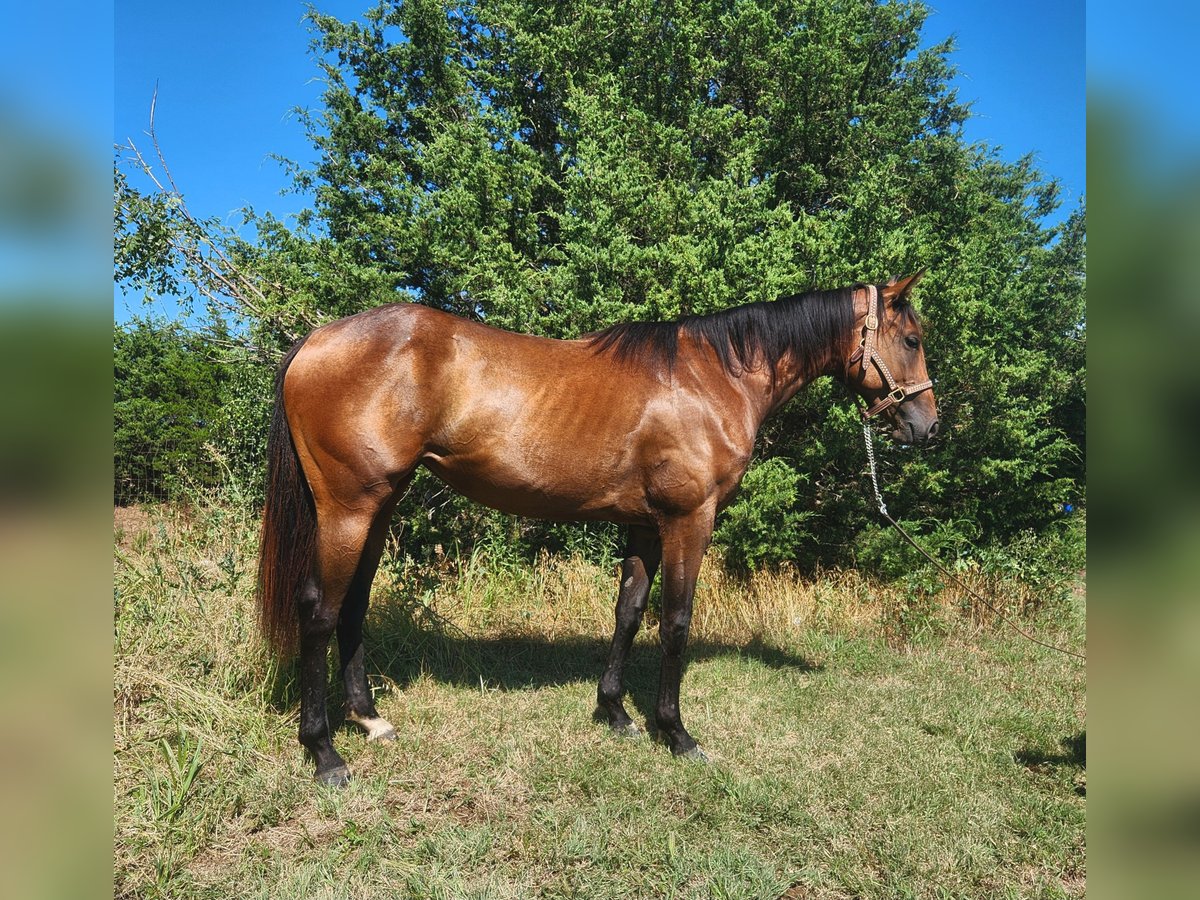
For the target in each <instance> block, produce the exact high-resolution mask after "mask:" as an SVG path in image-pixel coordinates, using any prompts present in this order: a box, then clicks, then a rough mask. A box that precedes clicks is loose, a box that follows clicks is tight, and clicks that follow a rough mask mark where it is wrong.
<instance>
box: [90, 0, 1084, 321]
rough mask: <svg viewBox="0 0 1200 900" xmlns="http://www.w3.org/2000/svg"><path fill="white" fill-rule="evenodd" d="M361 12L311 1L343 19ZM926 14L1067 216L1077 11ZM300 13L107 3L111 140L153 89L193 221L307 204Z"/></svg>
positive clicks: (946, 9)
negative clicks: (284, 164) (287, 172)
mask: <svg viewBox="0 0 1200 900" xmlns="http://www.w3.org/2000/svg"><path fill="white" fill-rule="evenodd" d="M370 5H371V0H350V2H347V0H324V2H319V3H317V6H318V7H319V8H320V9H321V10H322V11H324V12H329V13H332V14H334V15H337V16H338V17H339V18H343V19H347V18H352V17H355V16H358V15H359V14H361V12H362V11H363V10H364V9H366V8H367V7H368V6H370ZM929 6H930V9H931V15H930V18H929V20H928V21H927V22H926V25H925V31H924V34H925V39H926V43H927V44H932V43H935V42H937V41H940V40H941V39H943V38H945V37H946V36H948V35H951V34H953V35H955V36H956V39H957V43H958V51H957V52H956V53H955V54H954V57H953V60H954V62H955V63H956V64H957V66H958V68H959V70H960V75H959V78H958V81H957V85H958V88H959V92H960V98H961V99H962V100H966V101H969V102H971V103H972V109H973V112H974V118H973V119H972V120H971V121H970V122H969V124H968V126H967V132H966V133H967V136H968V138H969V139H971V140H973V141H984V142H987V143H988V144H990V145H993V146H996V147H999V148H1000V149H1001V155H1002V156H1003V157H1004V158H1005V159H1016V158H1017V157H1019V156H1022V155H1023V154H1025V153H1028V152H1033V153H1034V154H1035V155H1036V159H1037V161H1038V165H1039V167H1040V168H1041V169H1042V171H1043V172H1045V173H1046V174H1047V175H1050V176H1053V177H1056V178H1058V179H1059V180H1060V181H1061V182H1062V185H1063V199H1064V206H1063V210H1062V216H1065V215H1066V214H1067V213H1069V212H1070V210H1071V209H1073V208H1074V206H1075V202H1076V201H1077V199H1078V198H1079V197H1081V196H1082V195H1083V193H1084V191H1085V189H1086V178H1085V149H1084V147H1085V63H1084V40H1085V27H1084V3H1083V0H1042V2H1034V0H1009V2H1008V3H1005V4H1003V6H1000V5H994V4H990V3H981V2H970V0H933V2H930V3H929ZM304 10H305V5H304V4H303V3H301V2H294V0H257V2H246V0H242V2H237V3H234V2H230V0H210V2H208V3H205V4H191V3H177V4H163V3H158V2H155V3H151V2H148V0H118V2H117V3H116V15H115V23H116V34H115V51H116V58H115V67H114V68H115V71H114V74H115V82H114V84H115V100H114V116H113V128H114V135H113V137H114V140H115V141H116V142H118V143H121V142H123V141H124V140H125V139H126V138H128V137H133V138H134V139H135V141H137V142H138V143H139V144H140V145H141V144H148V143H149V142H148V140H147V139H146V138H145V137H144V135H143V132H144V131H145V128H146V125H147V122H148V119H149V110H150V100H151V97H152V96H153V93H154V86H155V83H156V82H157V84H158V106H157V113H156V128H157V132H158V137H159V141H160V143H161V145H162V147H163V151H164V153H165V155H166V157H167V161H168V163H169V164H170V165H171V168H172V171H173V174H174V176H175V180H176V183H177V184H178V185H179V187H180V189H181V190H183V191H184V193H185V195H186V196H187V198H188V202H189V205H190V206H191V208H192V210H193V212H195V213H197V214H199V215H203V216H211V215H216V216H222V217H225V218H226V219H227V220H228V221H230V222H235V221H236V220H237V210H238V209H240V208H241V207H242V206H245V205H250V206H253V207H254V208H255V209H256V210H258V211H260V212H261V211H265V210H270V211H272V212H274V213H276V214H277V215H280V216H286V215H287V214H289V213H294V212H295V211H297V210H298V209H300V208H302V207H303V206H304V205H305V203H304V198H300V197H295V196H280V194H279V192H280V190H281V189H282V188H284V187H286V185H287V180H286V178H285V176H284V173H283V172H282V170H281V169H280V167H279V166H278V165H277V164H276V163H275V162H274V161H273V160H272V159H271V154H273V153H278V154H280V155H283V156H285V157H289V158H292V159H296V160H298V161H300V162H308V161H309V159H310V154H311V146H310V145H309V144H308V142H307V141H306V140H305V137H304V134H303V130H302V128H301V126H300V123H299V122H297V121H296V119H295V117H294V116H293V115H292V114H291V112H290V111H291V109H292V108H293V107H296V106H316V105H317V104H318V103H319V99H320V84H319V82H318V81H317V70H316V68H315V66H314V65H313V62H312V60H311V59H310V57H309V56H308V54H307V47H308V40H309V35H308V33H307V31H306V29H305V26H304V23H303V22H302V16H303V14H304ZM1059 218H1061V216H1060V217H1059ZM115 307H116V308H115V310H114V312H115V315H116V317H117V318H118V319H125V318H128V316H129V315H130V314H131V313H133V312H137V311H139V309H140V301H138V300H136V299H133V298H130V299H128V300H127V299H125V298H122V297H121V296H120V295H119V294H118V295H117V297H116V300H115Z"/></svg>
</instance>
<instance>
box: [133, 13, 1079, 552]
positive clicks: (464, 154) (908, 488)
mask: <svg viewBox="0 0 1200 900" xmlns="http://www.w3.org/2000/svg"><path fill="white" fill-rule="evenodd" d="M927 14H928V10H927V8H926V7H925V6H924V5H923V4H922V3H920V2H903V0H902V2H889V3H882V2H861V3H848V4H830V3H824V2H816V0H762V2H757V3H750V2H745V3H734V4H730V3H726V2H720V3H718V2H711V0H691V2H679V3H673V4H666V5H664V4H660V3H651V2H650V0H635V2H620V3H618V2H615V0H610V2H600V3H594V2H589V3H582V2H575V0H572V2H562V3H553V4H547V3H535V2H531V0H477V2H471V3H457V2H445V0H412V2H405V3H402V4H398V3H383V4H380V5H379V6H377V7H375V8H373V9H372V10H370V11H368V12H366V13H365V14H364V16H363V17H362V18H361V19H360V20H357V21H351V22H342V21H339V20H338V19H336V18H334V17H331V16H327V15H324V14H321V13H319V12H316V11H313V12H312V13H311V14H310V19H309V20H310V23H311V27H312V34H313V44H312V46H313V54H314V58H315V62H316V65H317V66H318V68H319V69H320V72H321V75H322V77H323V79H324V82H325V85H326V87H325V92H324V95H323V100H322V103H321V104H320V105H319V106H318V107H316V108H314V109H311V110H301V111H299V112H300V121H301V122H302V123H303V124H304V126H305V127H306V129H307V131H308V134H309V136H310V138H311V140H312V143H313V146H314V149H315V151H316V154H315V159H316V162H315V163H314V165H313V166H312V167H311V168H306V167H304V166H302V165H298V164H293V163H288V164H287V165H288V168H289V171H290V174H291V176H292V178H293V186H294V189H295V190H296V191H298V192H300V193H302V194H305V195H307V196H309V197H310V198H311V200H312V204H311V208H309V209H308V210H306V211H304V212H303V213H302V214H301V215H300V216H299V217H298V220H297V224H296V225H295V227H291V226H289V225H287V224H285V223H283V222H281V221H279V220H277V219H275V218H273V217H271V216H270V215H266V216H256V215H254V214H253V213H252V212H249V211H248V212H247V215H248V220H249V223H250V224H251V225H252V226H253V233H254V235H255V237H254V239H253V240H246V239H241V238H237V237H235V236H233V235H229V234H225V235H217V236H216V237H214V238H213V239H212V242H211V243H210V244H205V243H204V242H203V241H202V240H200V239H199V238H198V237H196V229H197V228H200V229H201V230H203V228H202V225H203V223H197V222H196V220H194V219H192V218H191V217H190V216H187V215H184V214H183V213H181V212H180V208H179V206H178V197H177V195H175V194H166V193H163V192H158V193H155V192H150V193H149V194H145V195H142V194H139V193H138V192H137V190H135V189H134V188H133V187H131V186H130V185H129V183H128V181H127V180H124V179H122V178H120V177H119V178H118V198H119V201H120V198H121V197H122V196H123V197H124V198H125V202H124V205H122V204H121V202H119V203H118V208H119V215H118V223H117V224H118V235H119V236H120V237H119V240H118V277H119V278H123V279H125V280H126V282H128V283H129V284H131V285H135V286H136V285H141V286H142V287H143V288H144V289H147V290H149V289H159V290H162V289H168V290H169V289H172V287H173V284H174V282H172V281H171V280H170V277H169V276H171V273H175V276H176V277H178V278H181V279H182V280H183V281H184V282H187V280H188V278H193V279H194V280H196V281H203V282H204V284H206V285H208V290H209V292H210V293H211V292H212V291H213V290H228V291H232V293H233V294H235V295H236V296H237V297H240V298H241V299H240V301H239V302H240V311H241V313H242V314H243V315H244V317H245V320H246V324H247V328H248V331H247V334H248V335H249V337H250V338H251V339H252V340H253V342H255V343H257V345H258V346H259V347H261V348H262V349H264V350H269V351H280V350H282V349H284V347H286V345H287V343H289V338H290V337H291V336H293V335H295V334H299V333H302V332H304V331H306V330H307V328H308V327H309V326H310V325H311V324H313V323H315V322H320V321H325V320H328V319H331V318H335V317H338V316H342V315H346V314H348V313H353V312H355V311H358V310H361V309H364V308H367V307H370V306H374V305H377V304H379V303H382V302H389V301H394V300H397V299H410V300H415V301H418V302H422V303H427V304H430V305H433V306H437V307H440V308H444V309H447V310H450V311H453V312H455V313H458V314H460V315H463V316H468V317H472V318H480V319H483V320H485V321H487V322H489V323H491V324H494V325H498V326H500V327H505V328H511V329H517V330H523V331H531V332H536V333H541V334H546V335H551V336H556V337H573V336H576V335H578V334H580V333H582V332H586V331H590V330H594V329H597V328H600V327H603V326H605V325H608V324H611V323H613V322H617V321H622V320H645V319H657V318H667V317H674V316H677V315H680V314H685V313H705V312H710V311H714V310H718V309H723V308H726V307H728V306H730V305H733V304H737V303H742V302H746V301H751V300H769V299H773V298H775V297H778V296H780V295H784V294H788V293H792V292H796V291H800V290H805V289H809V288H813V287H834V286H839V285H844V284H848V283H851V282H853V281H858V280H875V281H882V280H885V279H886V278H887V277H889V276H891V275H893V274H909V273H912V272H915V271H917V270H919V269H927V270H928V273H929V274H928V275H927V276H926V278H925V280H924V281H923V282H922V284H921V285H920V287H919V288H918V289H917V298H916V299H917V302H918V304H919V305H920V306H921V309H922V314H923V316H924V319H925V322H926V347H927V356H928V360H929V366H930V370H931V372H932V374H933V377H934V379H935V390H936V394H937V398H938V403H939V409H940V414H941V420H942V432H941V437H940V438H939V441H938V442H937V443H936V444H935V445H934V446H932V447H930V448H927V449H922V450H921V451H919V452H917V451H910V450H907V449H905V448H896V447H884V448H881V449H880V463H881V471H882V474H883V477H884V483H885V486H886V487H885V493H886V497H887V501H888V504H889V507H890V508H891V509H892V511H893V512H894V513H895V514H897V515H899V516H901V517H902V518H905V519H907V520H909V521H925V520H936V521H941V522H950V523H954V524H953V525H952V526H945V527H946V528H951V529H952V530H953V531H954V535H953V537H952V538H951V536H949V534H948V535H947V538H946V540H947V542H948V543H949V544H952V545H953V546H955V547H961V546H962V544H963V541H965V540H972V541H976V540H977V541H979V542H981V543H982V544H983V545H984V546H985V547H992V546H1001V545H1002V544H1003V543H1004V542H1005V541H1008V540H1012V539H1014V538H1016V537H1017V536H1019V535H1021V534H1023V533H1027V532H1032V533H1035V534H1037V533H1041V532H1042V531H1043V530H1044V529H1046V528H1048V527H1050V526H1051V524H1052V523H1053V522H1054V520H1055V517H1056V516H1057V514H1058V510H1059V509H1060V508H1061V505H1062V503H1063V502H1067V501H1069V502H1073V503H1076V504H1079V505H1081V504H1082V503H1083V501H1084V490H1085V488H1084V484H1085V466H1084V418H1085V409H1086V404H1085V339H1086V314H1085V305H1084V303H1085V275H1084V269H1085V259H1086V238H1085V220H1084V210H1083V208H1082V207H1080V208H1079V209H1078V210H1077V211H1076V212H1075V213H1074V214H1073V215H1072V216H1071V217H1070V218H1069V219H1068V221H1067V222H1066V223H1065V224H1064V225H1062V226H1061V227H1057V228H1049V229H1048V228H1044V227H1043V226H1042V224H1041V223H1042V222H1043V221H1044V217H1045V216H1046V214H1047V213H1049V212H1051V211H1053V210H1054V209H1055V208H1056V207H1057V206H1058V204H1059V197H1058V186H1057V184H1056V183H1055V182H1054V181H1053V180H1049V179H1047V178H1046V177H1044V176H1043V175H1042V174H1041V173H1040V172H1038V171H1037V170H1036V169H1035V168H1034V166H1033V163H1032V157H1026V158H1024V159H1021V160H1019V161H1018V162H1016V163H1008V162H1005V161H1003V160H1001V159H1000V158H999V157H998V155H997V154H996V152H995V151H993V150H992V149H990V148H988V147H986V146H983V145H976V144H969V143H968V142H967V141H966V140H965V138H964V136H963V132H962V125H963V123H964V122H965V121H966V119H967V117H968V115H969V113H968V110H967V108H966V107H965V106H964V105H963V104H961V103H959V101H958V98H957V96H956V93H955V91H954V89H953V88H952V87H951V80H952V78H953V75H954V72H955V70H954V65H953V62H952V54H953V44H952V42H951V41H946V42H943V43H940V44H936V45H932V46H925V47H922V46H921V44H922V41H921V29H922V26H923V24H924V22H925V19H926V16H927ZM181 236H182V237H181ZM172 237H174V238H177V239H176V240H174V242H172V240H171V239H170V238H172ZM189 242H190V243H189ZM181 246H182V247H187V246H192V247H199V248H200V250H199V251H197V252H196V253H193V254H192V255H191V256H190V257H189V256H187V254H186V253H185V254H183V256H182V257H181V256H180V255H179V254H180V251H179V249H178V248H179V247H181ZM172 248H175V249H172ZM206 248H215V249H206ZM216 250H220V254H219V255H218V254H217V253H216ZM172 254H175V255H174V256H172ZM197 254H198V255H197ZM222 259H223V260H226V261H228V262H229V264H230V265H231V266H233V267H234V270H235V271H236V272H237V278H232V277H231V278H229V279H227V281H228V285H229V286H227V287H224V288H223V287H222V286H221V284H220V280H219V279H214V278H213V277H212V274H211V271H210V269H206V268H205V265H204V263H205V261H208V262H212V261H213V260H222ZM164 260H166V262H164ZM189 260H190V261H189ZM172 266H174V268H172ZM189 267H190V268H189ZM189 273H191V274H189ZM214 285H215V286H216V287H214ZM247 285H250V286H252V290H251V288H250V287H246V286H247ZM256 396H257V395H256ZM845 401H846V395H845V391H844V390H843V389H841V388H840V387H838V386H836V385H833V384H831V383H828V382H818V383H817V384H815V385H813V386H811V387H810V388H809V389H807V390H806V391H804V392H802V393H801V394H800V396H799V397H798V398H797V399H796V400H795V401H793V402H792V403H791V404H790V405H789V406H788V407H786V408H785V409H784V410H783V411H782V412H781V413H780V414H779V415H777V416H776V417H775V418H774V419H773V420H772V421H771V422H769V423H768V425H767V428H766V429H765V431H764V434H763V435H762V440H761V442H760V448H759V456H760V458H761V459H762V460H763V462H762V464H761V466H760V469H762V466H766V465H767V464H768V463H771V462H772V460H773V459H784V460H786V468H787V471H789V472H791V473H793V474H795V473H803V476H804V477H803V478H802V479H801V478H798V477H797V478H794V479H791V480H789V479H788V477H787V476H786V475H785V473H784V468H782V466H784V465H785V464H784V463H772V466H773V467H772V468H767V469H762V471H763V472H764V473H774V475H773V476H768V475H766V474H760V475H758V476H755V477H756V478H762V479H766V478H768V477H773V478H774V479H775V480H774V481H773V482H771V483H770V484H766V483H764V484H763V485H759V486H755V485H753V484H752V485H748V486H747V492H746V495H745V496H744V498H743V500H742V501H739V504H737V505H735V506H734V507H733V508H732V509H731V510H730V512H729V513H728V515H727V520H726V522H725V523H724V524H722V526H721V528H722V532H721V533H722V534H724V535H726V536H727V538H725V539H726V540H728V541H730V543H729V546H730V547H732V548H734V552H733V557H734V558H735V560H736V561H737V564H739V565H749V564H752V562H751V561H754V562H770V561H777V560H781V559H786V558H794V559H796V560H798V561H799V562H801V563H802V564H805V565H808V564H813V563H827V564H845V563H849V562H851V561H853V559H854V553H855V547H856V538H857V536H858V535H859V534H860V533H862V532H863V530H864V528H867V527H868V526H869V524H870V522H871V521H872V519H873V514H872V509H871V506H870V505H869V503H868V502H867V498H866V495H865V493H864V491H863V490H862V483H863V452H862V448H861V445H860V440H859V434H858V429H857V426H856V416H855V414H854V412H853V411H852V410H851V409H850V408H849V405H848V404H847V403H846V402H845ZM255 402H257V401H255ZM254 409H255V410H257V411H255V412H253V414H251V412H250V411H249V410H247V411H246V417H245V418H244V423H243V426H242V427H244V428H249V427H250V423H251V422H252V421H257V419H256V418H255V417H256V416H258V415H260V414H261V409H260V408H259V407H257V406H256V407H254ZM248 434H249V432H248V431H247V432H246V435H247V439H246V440H243V441H242V442H241V443H240V444H239V447H240V448H241V449H240V450H239V453H241V454H243V455H248V454H250V453H251V452H253V451H252V448H251V444H250V442H249V438H248ZM789 485H790V487H789ZM759 488H761V489H762V490H763V492H764V493H763V496H762V497H760V498H758V499H754V498H755V496H756V492H757V491H758V490H759ZM422 490H423V491H424V489H422ZM789 490H790V491H794V496H790V498H789V494H788V491H789ZM424 493H425V494H426V495H427V494H429V491H424ZM457 503H458V501H453V503H452V507H453V514H452V515H451V516H450V517H449V518H448V519H446V520H445V521H443V522H442V523H435V522H434V521H433V520H432V519H426V520H424V521H422V520H420V516H422V515H426V514H427V513H428V509H426V508H425V507H421V509H420V510H419V511H418V510H417V509H415V508H413V507H412V506H411V505H410V506H409V507H408V508H409V512H408V514H407V515H406V518H405V521H406V522H409V523H410V526H411V527H409V529H408V530H409V534H410V536H411V537H412V538H414V539H416V540H417V541H418V543H420V542H422V541H424V542H425V543H424V546H426V547H433V546H436V545H437V544H438V543H441V544H442V545H443V546H444V547H445V548H446V550H447V552H449V549H450V548H451V547H453V546H460V545H465V544H467V543H469V542H471V541H472V540H474V538H472V537H471V536H470V535H469V532H470V530H471V529H477V528H481V527H482V528H484V530H485V531H487V533H488V534H493V535H494V536H495V540H500V541H507V542H508V543H509V544H511V545H512V546H515V547H517V548H518V549H519V551H520V552H522V553H527V552H529V551H530V550H531V549H537V548H539V547H543V546H546V547H557V546H569V545H570V544H571V543H572V542H573V541H574V542H575V543H578V539H573V538H570V537H567V536H566V535H567V534H568V533H569V531H568V530H563V529H561V528H560V527H551V526H540V525H528V524H525V523H511V522H508V523H505V522H504V521H503V519H502V517H493V516H492V514H490V513H478V514H476V513H467V512H465V509H466V507H465V506H463V507H462V508H459V507H458V506H457V505H456V504H457ZM755 504H759V505H760V506H761V508H759V507H757V506H755ZM785 508H786V511H785ZM768 510H773V511H772V512H770V513H768ZM801 512H803V515H801ZM756 517H759V518H756ZM772 517H773V518H772ZM767 523H773V524H772V525H771V527H775V528H776V529H777V530H776V533H775V534H773V535H771V536H770V539H769V540H768V538H767V536H765V535H764V534H761V533H760V534H759V535H758V536H757V537H756V536H755V534H756V532H755V529H759V530H760V531H761V530H762V529H765V528H767V527H768V525H767ZM426 532H427V533H426ZM435 532H436V533H435ZM735 533H737V534H739V535H740V536H739V537H737V538H736V539H735V538H733V537H729V536H731V535H733V534H735ZM489 540H493V539H492V538H489ZM768 545H769V546H768ZM785 547H790V548H791V550H790V551H789V552H790V553H791V554H792V556H791V557H788V556H787V555H785V554H784V551H783V548H785Z"/></svg>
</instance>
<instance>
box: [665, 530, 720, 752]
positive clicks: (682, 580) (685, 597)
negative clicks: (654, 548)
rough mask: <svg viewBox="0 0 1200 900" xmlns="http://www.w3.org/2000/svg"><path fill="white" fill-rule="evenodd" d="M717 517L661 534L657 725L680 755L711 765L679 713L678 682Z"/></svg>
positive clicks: (672, 750) (681, 676)
mask: <svg viewBox="0 0 1200 900" xmlns="http://www.w3.org/2000/svg"><path fill="white" fill-rule="evenodd" d="M712 528H713V512H712V510H707V509H706V510H702V511H698V512H697V513H695V514H693V515H692V516H690V517H687V518H685V519H680V520H675V521H671V522H668V523H666V524H665V525H664V526H663V529H662V554H663V556H662V591H663V614H662V622H661V623H660V624H659V627H658V631H659V638H660V640H661V642H662V672H661V675H660V678H659V686H658V705H657V707H656V709H655V720H656V724H657V725H658V732H659V735H660V736H661V737H662V738H663V739H664V740H665V741H666V742H667V744H668V745H669V746H670V748H671V752H672V753H674V754H675V755H676V756H687V757H689V758H692V759H698V760H701V761H704V760H707V757H706V756H705V755H704V751H703V750H701V749H700V748H699V747H698V746H697V744H696V741H695V739H694V738H693V737H692V736H691V735H690V734H688V731H687V729H686V728H684V727H683V719H682V717H681V715H680V712H679V683H680V681H681V680H682V678H683V653H684V650H685V649H686V648H687V639H688V629H689V627H690V626H691V622H692V597H693V595H694V594H695V592H696V580H697V578H698V577H699V574H700V563H701V562H702V561H703V559H704V551H705V550H706V549H707V548H708V544H709V541H710V540H712Z"/></svg>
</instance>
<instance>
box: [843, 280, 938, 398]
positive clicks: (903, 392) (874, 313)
mask: <svg viewBox="0 0 1200 900" xmlns="http://www.w3.org/2000/svg"><path fill="white" fill-rule="evenodd" d="M878 310H879V288H877V287H876V286H875V285H873V284H869V285H867V320H866V322H865V323H864V325H863V328H864V329H865V332H866V333H865V334H864V335H863V339H862V343H860V344H859V345H858V347H857V349H855V351H854V353H853V354H852V355H851V357H850V363H849V364H850V365H854V364H855V363H856V362H858V361H859V360H860V359H861V360H862V364H863V374H864V375H865V374H866V371H867V366H868V365H870V364H871V363H875V365H876V367H877V368H878V369H879V371H880V373H881V374H882V375H883V379H884V381H886V382H887V386H888V393H886V394H885V395H884V396H882V397H880V398H879V399H878V400H877V401H875V405H874V406H872V407H871V408H870V409H865V410H863V413H862V417H863V419H864V420H866V419H869V418H871V416H874V415H878V414H879V413H881V412H883V411H884V410H885V409H888V408H889V407H891V406H897V405H899V404H901V403H903V402H904V400H905V399H906V398H908V397H911V396H912V395H913V394H919V393H921V391H926V390H929V388H931V387H933V382H932V381H922V382H919V383H917V384H907V385H899V384H896V379H895V378H893V377H892V373H891V370H890V369H888V367H887V363H886V362H884V360H883V355H882V354H881V353H880V352H879V350H878V349H877V348H876V347H875V334H876V332H878V331H879V315H878Z"/></svg>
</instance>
